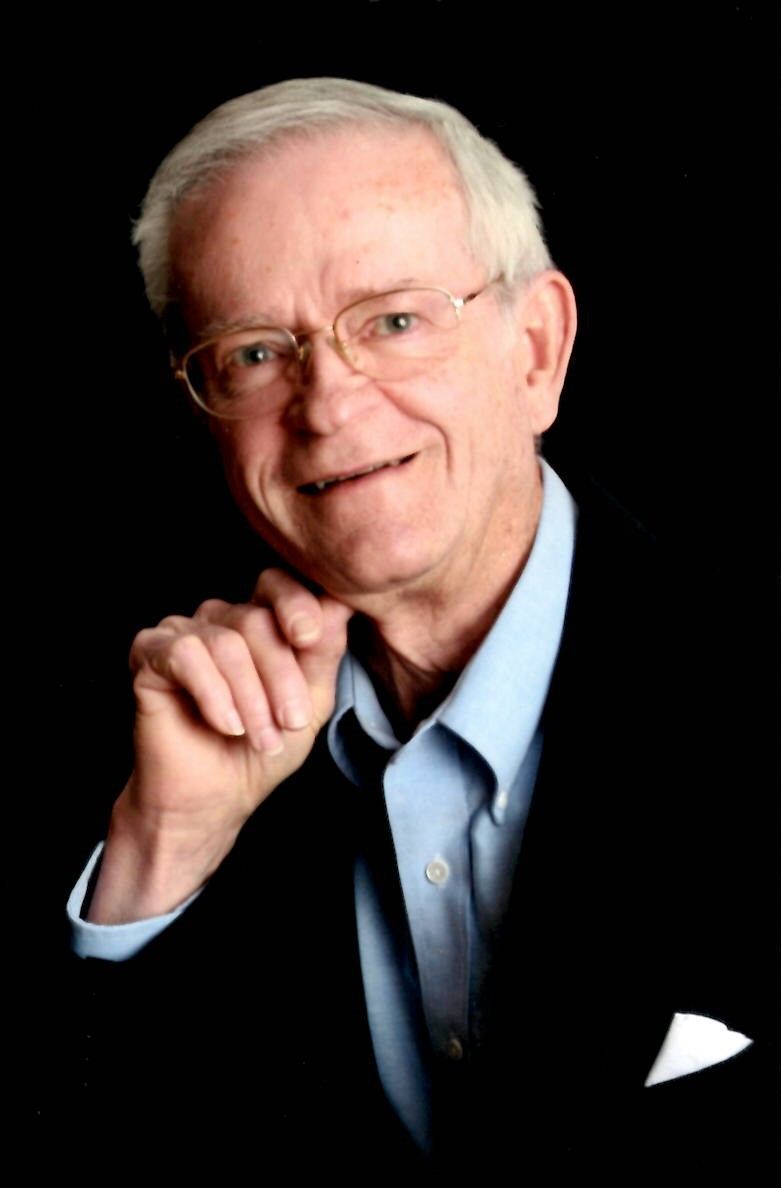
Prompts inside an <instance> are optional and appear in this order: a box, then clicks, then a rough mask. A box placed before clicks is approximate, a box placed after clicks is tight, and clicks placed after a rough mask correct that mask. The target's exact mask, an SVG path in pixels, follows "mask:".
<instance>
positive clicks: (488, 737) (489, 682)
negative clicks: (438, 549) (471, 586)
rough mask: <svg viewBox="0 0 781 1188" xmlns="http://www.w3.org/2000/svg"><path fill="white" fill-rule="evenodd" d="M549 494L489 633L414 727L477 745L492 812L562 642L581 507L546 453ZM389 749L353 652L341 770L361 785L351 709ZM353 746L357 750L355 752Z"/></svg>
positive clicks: (388, 735) (336, 749)
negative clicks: (436, 729)
mask: <svg viewBox="0 0 781 1188" xmlns="http://www.w3.org/2000/svg"><path fill="white" fill-rule="evenodd" d="M540 465H541V470H542V478H543V501H542V509H541V512H540V520H539V524H538V526H537V533H536V535H535V538H534V542H533V544H532V548H531V552H530V553H529V557H528V559H527V561H526V564H525V566H524V568H523V571H522V573H521V575H520V577H519V578H518V581H517V582H516V584H515V586H514V587H513V590H512V592H511V594H510V596H509V598H508V599H507V602H506V603H505V605H504V607H503V608H502V610H501V612H500V613H499V615H498V617H497V619H496V621H495V622H494V624H493V626H492V628H491V630H490V631H489V632H488V635H487V636H486V637H485V639H484V640H483V642H482V644H481V645H480V647H479V649H478V650H477V652H476V653H475V655H474V656H473V657H472V659H471V660H470V661H469V663H468V664H467V666H466V667H465V668H464V671H463V672H462V673H461V675H460V677H459V678H458V680H457V682H456V684H455V685H454V687H453V689H452V690H451V691H450V693H449V694H448V696H447V697H446V698H445V700H444V701H443V702H442V703H441V704H440V705H439V707H438V708H437V710H436V711H435V712H434V713H433V714H432V715H431V716H430V717H429V718H427V719H425V720H424V721H423V722H421V723H420V725H419V726H418V728H417V730H416V732H415V734H416V735H417V734H419V733H420V732H421V731H423V730H427V729H430V728H431V727H432V726H433V725H435V724H436V723H439V724H440V725H441V726H443V727H445V728H446V729H447V730H449V731H451V732H452V733H453V734H455V735H457V736H458V737H459V738H460V739H462V740H463V741H464V742H466V743H468V744H469V745H470V746H471V747H472V748H474V750H475V751H477V753H478V754H479V755H480V756H482V758H483V760H484V761H485V762H486V763H487V764H488V766H489V767H490V769H491V772H492V774H493V778H494V781H495V784H494V793H493V798H492V804H491V812H492V815H493V817H494V820H495V821H496V822H497V824H499V823H501V821H502V820H503V819H504V811H505V807H506V804H507V794H508V791H509V789H510V787H511V786H512V784H513V782H514V780H515V779H516V777H517V775H518V771H519V769H520V767H521V764H522V763H523V760H524V757H525V755H526V752H527V750H528V748H529V744H530V743H531V741H532V738H533V737H534V734H535V731H536V730H537V727H538V725H539V721H540V717H541V715H542V709H543V706H544V704H545V699H546V697H547V693H548V687H549V685H550V679H551V675H552V673H553V666H554V664H555V662H556V656H557V654H558V650H559V643H560V641H561V633H562V629H563V626H564V613H565V610H566V604H567V594H568V590H569V580H570V572H571V569H572V556H573V552H574V545H575V521H576V516H577V509H576V506H575V502H574V500H573V499H572V496H571V495H570V493H569V491H568V490H567V488H566V487H565V486H564V484H563V483H562V481H561V479H560V478H559V477H558V475H557V474H556V472H555V471H554V470H552V469H551V467H550V466H549V465H548V464H547V463H546V462H545V461H544V460H543V459H540ZM350 710H352V711H354V714H355V717H356V718H357V720H358V722H359V724H360V726H361V727H362V730H363V732H364V733H365V734H366V735H367V736H368V738H370V739H371V740H373V742H374V743H375V744H376V745H377V746H379V747H381V748H383V749H385V750H386V751H388V752H392V751H395V750H398V749H399V747H400V745H401V744H400V743H399V741H398V739H397V738H396V736H395V734H394V733H393V730H392V728H391V725H390V723H389V722H388V719H387V717H386V715H385V713H384V711H383V710H382V707H381V706H380V703H379V700H378V698H377V694H376V692H375V690H374V687H373V685H372V683H371V680H370V679H369V677H368V675H367V673H366V671H365V670H364V668H363V666H362V665H361V664H360V662H359V661H358V660H357V659H356V658H355V656H353V655H352V654H351V653H349V652H348V653H347V654H346V655H345V657H344V658H343V660H342V663H341V665H340V668H339V674H338V679H337V686H336V704H335V709H334V713H333V716H332V718H331V721H330V723H329V726H328V746H329V749H330V751H331V754H332V756H333V758H334V760H335V761H336V763H337V764H338V766H339V767H340V768H341V769H342V771H343V772H344V774H345V775H346V776H347V777H348V779H351V780H352V781H353V782H354V783H360V782H361V781H360V778H359V767H360V764H359V762H358V760H357V758H356V756H355V753H354V747H353V748H350V747H348V746H346V745H345V744H346V741H347V735H346V732H345V730H344V729H343V720H344V718H345V715H346V714H347V713H348V712H349V711H350ZM351 750H352V753H350V752H351Z"/></svg>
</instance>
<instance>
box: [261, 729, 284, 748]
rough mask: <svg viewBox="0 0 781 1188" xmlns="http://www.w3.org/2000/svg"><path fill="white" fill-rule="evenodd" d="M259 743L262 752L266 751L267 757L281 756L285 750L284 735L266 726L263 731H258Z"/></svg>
mask: <svg viewBox="0 0 781 1188" xmlns="http://www.w3.org/2000/svg"><path fill="white" fill-rule="evenodd" d="M258 743H259V745H260V750H261V751H265V752H266V754H267V755H281V754H282V752H283V751H284V749H285V743H284V741H283V739H282V735H281V734H280V733H279V731H278V730H274V728H273V727H272V726H266V727H264V728H263V730H259V731H258Z"/></svg>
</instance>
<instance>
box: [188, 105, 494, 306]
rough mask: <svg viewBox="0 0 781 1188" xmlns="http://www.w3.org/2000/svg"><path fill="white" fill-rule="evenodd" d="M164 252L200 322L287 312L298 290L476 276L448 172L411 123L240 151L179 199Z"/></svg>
mask: <svg viewBox="0 0 781 1188" xmlns="http://www.w3.org/2000/svg"><path fill="white" fill-rule="evenodd" d="M171 258H172V265H173V270H174V275H175V277H176V281H177V287H178V290H179V294H180V297H181V299H182V301H183V305H184V306H185V312H186V314H187V313H189V314H190V315H191V316H192V317H194V318H195V319H196V320H197V321H198V323H199V325H201V326H202V325H203V324H204V321H208V320H209V319H210V318H212V319H217V320H219V319H221V318H222V319H227V320H230V319H235V320H242V319H243V318H245V317H249V316H252V315H253V314H255V313H261V312H262V313H264V314H265V315H270V314H272V313H273V312H274V309H272V308H270V307H271V306H274V307H275V309H276V310H277V316H278V317H282V315H283V312H284V311H283V309H282V305H284V302H285V299H286V295H287V294H289V293H290V292H291V291H292V290H294V289H295V290H296V291H297V292H300V293H301V294H303V297H304V299H310V300H311V301H312V302H315V301H316V300H317V298H318V297H322V300H323V302H330V303H333V302H336V303H337V304H338V303H339V302H347V301H349V300H352V299H354V298H355V297H356V296H360V295H361V294H362V292H364V291H365V292H372V291H377V290H378V289H382V288H390V287H393V286H395V285H396V284H397V283H407V281H411V282H412V281H414V282H416V283H429V284H437V285H444V286H445V287H448V284H449V285H451V286H452V287H454V288H455V287H457V286H458V284H459V283H460V281H459V274H460V273H465V272H466V271H468V272H469V273H470V276H471V277H473V276H474V261H473V260H472V258H471V254H470V251H469V247H468V234H467V217H466V209H465V204H464V200H463V195H462V191H461V187H460V185H459V183H458V180H457V178H456V175H455V171H454V169H453V166H452V164H451V162H450V160H449V158H448V157H447V156H446V154H445V152H444V150H443V149H442V148H441V147H440V145H439V144H438V143H437V142H436V141H435V140H434V139H433V137H432V136H431V135H430V134H429V133H428V132H426V131H425V130H423V129H415V128H411V129H410V128H400V129H395V128H389V129H387V130H386V129H383V130H381V131H377V130H373V129H371V130H370V129H363V128H357V129H356V128H351V129H349V130H344V129H341V130H331V131H328V132H325V133H323V134H321V135H318V136H317V138H316V139H314V140H309V139H307V140H303V139H296V140H293V141H287V142H284V143H282V144H281V145H277V146H274V147H273V148H271V149H268V148H267V149H264V150H263V151H262V152H261V153H259V154H258V155H257V156H253V157H249V158H246V159H244V160H242V161H241V162H240V163H238V164H237V165H236V167H235V168H233V169H232V170H231V171H230V173H228V174H227V175H226V176H224V177H222V178H220V179H219V180H218V181H216V182H215V183H213V184H212V185H210V186H209V187H208V188H206V189H205V190H203V191H199V192H196V193H193V194H191V195H189V196H188V197H186V198H185V200H184V201H183V202H182V204H181V205H180V207H179V209H178V211H177V215H176V218H175V220H174V226H173V231H172V237H171ZM258 301H262V302H263V303H264V305H263V308H262V309H261V308H257V309H256V308H254V307H253V303H255V302H258ZM333 312H335V310H333V309H332V310H331V314H332V313H333ZM286 316H289V315H286ZM189 320H191V317H188V321H189Z"/></svg>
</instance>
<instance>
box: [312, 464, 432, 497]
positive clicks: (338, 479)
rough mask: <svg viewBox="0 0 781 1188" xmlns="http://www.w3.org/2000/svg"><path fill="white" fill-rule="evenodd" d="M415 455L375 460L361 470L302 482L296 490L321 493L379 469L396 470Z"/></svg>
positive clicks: (352, 481) (313, 493)
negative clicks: (384, 460)
mask: <svg viewBox="0 0 781 1188" xmlns="http://www.w3.org/2000/svg"><path fill="white" fill-rule="evenodd" d="M416 456H417V455H415V454H407V455H406V456H405V457H403V458H390V459H388V461H387V462H375V463H374V464H373V465H372V466H364V467H363V469H362V470H353V471H350V472H349V473H347V474H337V475H334V476H333V478H325V479H317V480H316V481H315V482H313V483H303V484H302V485H301V486H300V487H299V488H298V490H299V491H300V492H301V494H302V495H322V493H323V492H324V491H328V490H329V489H330V488H332V487H337V486H341V485H342V484H343V483H354V482H356V481H357V480H358V479H365V478H368V476H369V475H371V474H376V473H377V472H378V471H380V470H396V469H398V467H399V466H406V464H407V463H408V462H411V461H412V459H413V458H415V457H416Z"/></svg>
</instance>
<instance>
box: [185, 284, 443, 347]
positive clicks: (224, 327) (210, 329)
mask: <svg viewBox="0 0 781 1188" xmlns="http://www.w3.org/2000/svg"><path fill="white" fill-rule="evenodd" d="M416 286H420V281H419V280H418V279H417V278H416V277H414V276H404V277H401V278H400V279H399V280H395V281H390V282H389V283H388V285H387V286H383V287H382V288H376V287H373V288H371V289H366V288H362V289H347V290H346V291H345V292H344V294H343V301H342V304H341V305H340V306H339V309H337V311H336V313H335V314H334V317H336V314H338V313H341V311H342V310H343V309H346V308H347V306H348V305H352V304H353V303H354V302H356V301H363V300H364V299H365V298H369V297H379V296H380V295H381V294H382V293H393V292H394V290H396V289H407V288H415V287H416ZM327 324H328V323H326V325H327ZM253 326H279V327H281V328H286V327H285V326H284V323H283V322H280V321H278V320H277V319H276V318H273V317H271V316H270V315H269V314H264V313H256V314H252V315H251V316H250V317H249V318H242V319H241V320H240V321H235V320H234V321H229V322H226V321H224V320H219V319H218V320H216V321H214V322H208V323H207V325H206V326H203V327H201V329H200V330H199V331H198V334H197V335H196V336H195V337H196V339H197V341H199V342H205V341H206V340H207V339H209V338H218V337H221V336H222V335H223V334H234V333H237V332H238V331H239V330H250V329H252V327H253ZM319 328H320V327H319V326H315V327H312V328H310V329H307V330H303V329H296V330H293V331H292V333H293V334H311V333H312V330H313V329H314V330H318V329H319Z"/></svg>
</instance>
